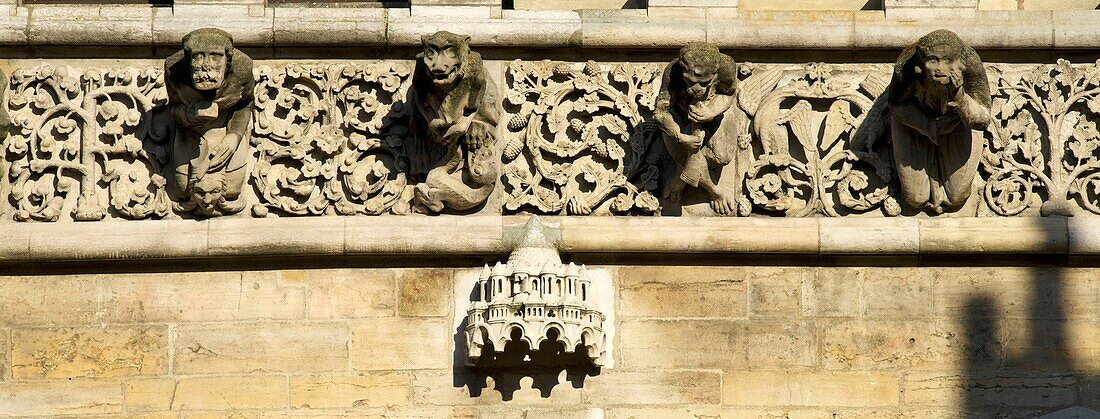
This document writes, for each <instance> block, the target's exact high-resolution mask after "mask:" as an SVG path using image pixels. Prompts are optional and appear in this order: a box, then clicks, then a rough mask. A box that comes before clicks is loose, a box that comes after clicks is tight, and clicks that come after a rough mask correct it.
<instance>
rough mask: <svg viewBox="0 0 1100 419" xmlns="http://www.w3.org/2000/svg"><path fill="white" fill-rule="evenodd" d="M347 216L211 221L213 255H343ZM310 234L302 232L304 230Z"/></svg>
mask: <svg viewBox="0 0 1100 419" xmlns="http://www.w3.org/2000/svg"><path fill="white" fill-rule="evenodd" d="M344 221H345V218H344V217H326V218H322V219H309V218H294V217H280V218H271V219H265V222H264V223H263V226H262V227H261V226H258V225H256V223H255V222H254V221H253V220H251V219H248V218H223V219H214V220H210V221H209V224H210V229H209V232H208V233H207V237H208V243H209V248H210V254H211V255H220V256H247V255H256V254H260V255H263V254H270V253H271V252H272V251H275V252H276V253H285V254H307V255H309V254H316V255H339V254H342V253H344ZM306 230H308V231H310V234H302V231H306Z"/></svg>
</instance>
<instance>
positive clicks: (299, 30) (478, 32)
mask: <svg viewBox="0 0 1100 419" xmlns="http://www.w3.org/2000/svg"><path fill="white" fill-rule="evenodd" d="M427 9H431V10H429V11H422V12H412V11H411V10H410V9H402V8H385V9H383V8H355V7H325V8H316V9H314V8H303V7H267V8H263V7H260V6H257V5H240V6H233V7H228V6H204V5H180V6H177V7H175V8H168V7H149V6H145V5H71V4H70V5H64V6H58V5H31V6H10V5H0V29H3V30H2V31H0V45H25V46H34V45H114V46H151V45H176V44H178V43H179V42H180V40H179V38H180V36H182V35H183V34H184V33H186V32H187V31H190V30H192V29H196V28H199V27H202V26H208V25H211V24H213V23H216V24H217V26H220V27H223V28H224V29H226V30H229V31H230V32H232V33H233V34H234V36H235V37H236V38H237V41H238V43H239V44H240V45H245V46H264V47H271V46H280V47H281V46H288V47H289V46H348V45H356V46H389V45H397V46H414V45H419V42H420V35H422V34H426V33H431V32H434V31H437V30H450V31H452V32H456V33H463V34H468V35H470V36H471V37H472V40H473V44H474V46H475V47H485V46H504V47H508V46H513V47H515V46H522V47H581V48H640V49H644V48H678V47H679V46H681V45H682V44H683V43H685V42H688V41H708V42H712V43H715V44H718V45H719V46H720V47H724V48H745V49H777V48H778V49H837V50H843V49H900V48H903V47H905V46H906V45H908V44H909V43H911V42H913V40H915V39H917V38H919V37H920V36H922V35H924V34H926V33H928V32H929V31H931V30H933V29H937V28H946V29H951V30H954V31H956V32H957V33H958V34H959V35H960V36H962V37H963V38H964V39H967V40H968V41H969V42H970V44H971V45H972V46H974V47H976V48H979V49H982V48H998V49H999V48H1026V49H1051V48H1053V49H1059V48H1089V47H1093V46H1095V45H1100V33H1098V32H1096V31H1094V30H1093V28H1094V27H1095V26H1096V25H1094V24H1093V23H1096V22H1098V21H1100V10H1073V11H1050V10H1013V11H999V10H988V11H986V10H977V11H974V12H972V13H967V14H965V15H962V16H956V15H951V16H941V15H936V14H929V15H927V16H926V15H922V14H919V13H918V14H915V15H909V14H906V15H901V16H891V15H888V14H887V13H884V12H883V11H881V10H879V11H858V10H857V11H794V10H792V11H784V10H777V11H770V10H738V9H736V8H712V9H705V10H704V9H699V10H698V12H697V13H663V12H659V11H658V12H656V13H648V12H647V11H646V10H580V11H522V10H517V11H512V10H506V11H503V12H502V13H493V12H492V9H491V8H489V7H482V6H471V7H457V8H456V7H449V8H448V7H434V6H433V7H428V8H427ZM650 12H652V11H650Z"/></svg>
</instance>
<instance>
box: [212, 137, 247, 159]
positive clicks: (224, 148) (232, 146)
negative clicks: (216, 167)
mask: <svg viewBox="0 0 1100 419" xmlns="http://www.w3.org/2000/svg"><path fill="white" fill-rule="evenodd" d="M240 141H241V136H240V135H237V134H234V133H228V134H225V137H222V139H221V141H218V142H216V143H214V144H212V145H211V148H210V155H209V156H208V158H209V159H210V161H211V162H222V161H225V160H228V159H229V158H230V157H231V155H232V154H233V152H234V151H236V150H237V145H238V144H239V143H240Z"/></svg>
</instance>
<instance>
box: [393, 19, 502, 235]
mask: <svg viewBox="0 0 1100 419" xmlns="http://www.w3.org/2000/svg"><path fill="white" fill-rule="evenodd" d="M421 41H422V43H423V46H424V52H422V53H421V54H419V55H417V58H418V60H417V65H416V71H415V73H414V75H413V91H414V92H413V100H414V101H415V103H416V109H417V110H418V112H415V115H414V117H413V122H412V128H413V139H412V141H413V147H411V150H410V151H409V159H410V162H411V166H412V167H411V170H412V172H413V175H414V176H415V175H419V176H424V174H425V173H426V177H425V178H424V182H423V183H420V184H417V185H416V186H415V189H414V197H413V206H414V208H416V209H417V210H418V211H420V212H427V213H439V212H442V211H444V210H451V211H466V210H470V209H473V208H475V207H477V206H479V205H481V204H483V203H485V201H486V200H487V199H488V198H489V194H491V193H492V192H493V188H494V187H495V186H496V181H497V178H498V177H499V176H500V162H499V159H498V157H497V150H496V147H495V146H496V133H495V131H496V125H497V109H496V106H497V105H496V102H497V101H496V87H495V86H494V85H493V81H492V80H491V79H490V78H489V75H488V73H487V72H486V71H485V66H484V64H483V63H482V61H481V55H479V54H478V53H476V52H472V51H470V37H468V36H460V35H455V34H453V33H450V32H443V31H441V32H436V33H434V34H432V35H427V36H424V37H422V38H421Z"/></svg>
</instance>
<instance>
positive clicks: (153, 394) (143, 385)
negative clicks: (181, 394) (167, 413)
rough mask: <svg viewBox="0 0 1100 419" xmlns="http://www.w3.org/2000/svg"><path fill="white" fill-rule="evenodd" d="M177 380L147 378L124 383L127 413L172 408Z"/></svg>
mask: <svg viewBox="0 0 1100 419" xmlns="http://www.w3.org/2000/svg"><path fill="white" fill-rule="evenodd" d="M175 391H176V380H174V379H170V378H147V379H136V380H127V381H125V382H123V383H122V396H123V401H124V402H125V405H126V411H127V412H150V411H162V410H169V409H171V408H172V395H173V393H174V392H175Z"/></svg>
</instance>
